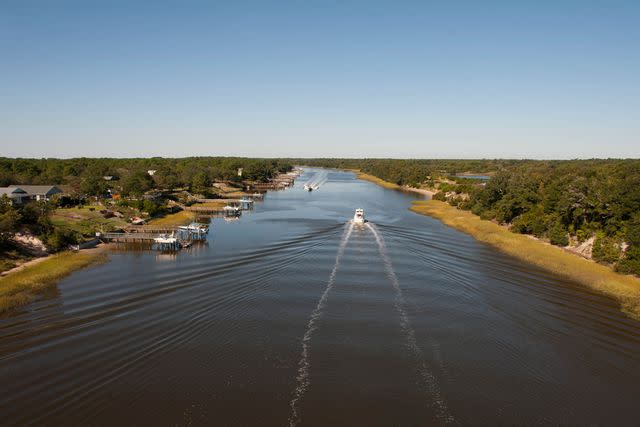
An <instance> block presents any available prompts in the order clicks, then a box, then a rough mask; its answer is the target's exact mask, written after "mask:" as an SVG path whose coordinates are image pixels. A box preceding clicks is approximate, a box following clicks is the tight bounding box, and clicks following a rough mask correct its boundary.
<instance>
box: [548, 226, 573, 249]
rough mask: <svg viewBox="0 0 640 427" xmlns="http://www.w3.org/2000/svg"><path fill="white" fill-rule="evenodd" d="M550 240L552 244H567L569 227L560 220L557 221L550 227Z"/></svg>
mask: <svg viewBox="0 0 640 427" xmlns="http://www.w3.org/2000/svg"><path fill="white" fill-rule="evenodd" d="M549 241H550V242H551V244H552V245H559V246H567V245H568V244H569V236H568V233H567V228H566V227H565V226H564V224H562V222H560V221H555V222H554V223H553V224H552V225H551V227H550V228H549Z"/></svg>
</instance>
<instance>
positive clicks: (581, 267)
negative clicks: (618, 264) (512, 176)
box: [411, 200, 640, 319]
mask: <svg viewBox="0 0 640 427" xmlns="http://www.w3.org/2000/svg"><path fill="white" fill-rule="evenodd" d="M411 210H412V211H414V212H417V213H419V214H423V215H428V216H431V217H433V218H436V219H439V220H440V221H442V222H443V223H444V224H446V225H448V226H450V227H453V228H455V229H457V230H460V231H463V232H465V233H467V234H470V235H471V236H473V237H474V238H475V239H477V240H479V241H481V242H484V243H488V244H489V245H491V246H493V247H495V248H497V249H499V250H500V251H502V252H505V253H507V254H509V255H511V256H514V257H516V258H519V259H522V260H524V261H526V262H529V263H531V264H534V265H537V266H538V267H542V268H544V269H546V270H548V271H551V272H553V273H556V274H558V275H560V276H562V277H566V278H568V279H571V280H574V281H576V282H578V283H580V284H583V285H586V286H588V287H590V288H592V289H594V290H596V291H599V292H602V293H604V294H606V295H609V296H611V297H613V298H614V299H616V300H618V301H619V302H620V305H621V308H622V310H623V311H624V312H625V313H627V314H629V315H630V316H631V317H634V318H637V319H640V279H638V278H637V277H634V276H631V275H624V274H620V273H616V272H614V271H612V269H611V268H610V267H607V266H604V265H600V264H597V263H596V262H593V261H589V260H587V259H584V258H582V257H579V256H577V255H575V254H572V253H569V252H566V251H564V250H563V249H562V248H559V247H556V246H553V245H551V244H546V243H544V242H542V241H539V240H534V239H531V238H530V237H528V236H525V235H521V234H516V233H512V232H510V231H509V230H507V229H506V228H505V227H502V226H500V225H498V224H495V223H493V222H491V221H487V220H482V219H480V217H478V216H477V215H474V214H473V213H471V212H468V211H464V210H461V209H457V208H455V207H453V206H450V205H449V204H447V203H444V202H441V201H437V200H428V201H417V202H414V203H413V206H412V207H411Z"/></svg>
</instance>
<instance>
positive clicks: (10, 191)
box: [0, 187, 27, 197]
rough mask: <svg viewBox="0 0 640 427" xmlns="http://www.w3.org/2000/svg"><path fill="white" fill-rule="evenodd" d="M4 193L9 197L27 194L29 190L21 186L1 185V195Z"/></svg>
mask: <svg viewBox="0 0 640 427" xmlns="http://www.w3.org/2000/svg"><path fill="white" fill-rule="evenodd" d="M4 194H6V195H7V197H11V196H15V195H18V194H27V192H26V191H24V190H23V189H22V188H20V187H0V196H2V195H4Z"/></svg>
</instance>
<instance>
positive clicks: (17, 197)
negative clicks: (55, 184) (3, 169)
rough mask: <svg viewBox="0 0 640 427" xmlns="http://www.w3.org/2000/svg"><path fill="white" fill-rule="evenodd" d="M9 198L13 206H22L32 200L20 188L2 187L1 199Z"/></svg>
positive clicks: (0, 188) (0, 190) (0, 189)
mask: <svg viewBox="0 0 640 427" xmlns="http://www.w3.org/2000/svg"><path fill="white" fill-rule="evenodd" d="M3 196H7V197H8V198H9V200H10V201H11V204H12V205H22V204H24V203H26V202H28V201H29V200H31V199H30V197H29V194H28V193H27V192H26V191H25V190H23V189H22V188H19V187H0V197H3Z"/></svg>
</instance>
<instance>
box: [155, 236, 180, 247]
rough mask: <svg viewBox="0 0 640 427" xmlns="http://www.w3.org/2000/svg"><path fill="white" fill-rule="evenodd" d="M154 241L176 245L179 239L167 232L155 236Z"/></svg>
mask: <svg viewBox="0 0 640 427" xmlns="http://www.w3.org/2000/svg"><path fill="white" fill-rule="evenodd" d="M153 241H154V242H155V243H159V244H161V245H175V244H177V242H178V239H177V238H175V237H174V236H173V235H171V236H169V235H167V234H161V235H160V236H158V237H156V238H154V239H153Z"/></svg>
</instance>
